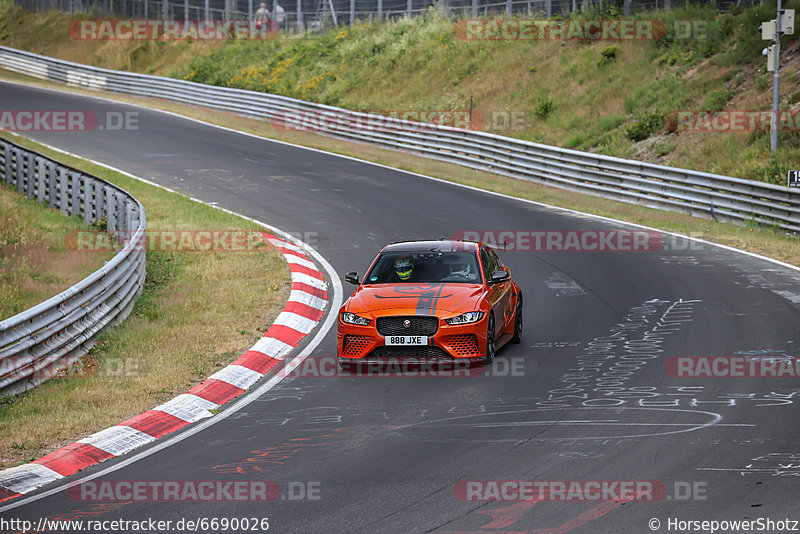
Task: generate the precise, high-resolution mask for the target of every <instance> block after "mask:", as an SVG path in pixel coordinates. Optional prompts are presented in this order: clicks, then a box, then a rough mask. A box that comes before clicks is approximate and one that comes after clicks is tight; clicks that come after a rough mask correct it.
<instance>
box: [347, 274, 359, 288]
mask: <svg viewBox="0 0 800 534" xmlns="http://www.w3.org/2000/svg"><path fill="white" fill-rule="evenodd" d="M344 279H345V280H346V281H348V282H350V283H351V284H353V285H354V286H357V285H358V284H360V283H361V282H359V281H358V272H357V271H350V272H349V273H347V274H345V275H344Z"/></svg>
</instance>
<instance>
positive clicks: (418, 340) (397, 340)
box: [386, 336, 428, 346]
mask: <svg viewBox="0 0 800 534" xmlns="http://www.w3.org/2000/svg"><path fill="white" fill-rule="evenodd" d="M386 344H387V345H390V346H396V345H427V344H428V336H386Z"/></svg>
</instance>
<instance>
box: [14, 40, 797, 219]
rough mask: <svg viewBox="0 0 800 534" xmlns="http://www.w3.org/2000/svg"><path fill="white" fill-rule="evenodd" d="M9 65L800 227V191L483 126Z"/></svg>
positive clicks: (462, 161) (72, 66)
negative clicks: (450, 124)
mask: <svg viewBox="0 0 800 534" xmlns="http://www.w3.org/2000/svg"><path fill="white" fill-rule="evenodd" d="M0 67H2V68H5V69H8V70H12V71H16V72H20V73H24V74H28V75H31V76H35V77H38V78H42V79H48V80H52V81H57V82H62V83H66V84H68V85H74V86H80V87H90V88H95V89H105V90H108V91H113V92H117V93H125V94H131V95H137V96H151V97H157V98H164V99H168V100H173V101H178V102H183V103H187V104H193V105H201V106H206V107H209V108H214V109H219V110H225V111H233V112H235V113H238V114H241V115H245V116H249V117H255V118H259V119H266V120H272V121H274V122H275V123H276V124H278V125H282V126H283V127H285V128H288V129H310V130H314V131H317V132H320V133H324V134H327V135H331V136H335V137H338V138H342V139H347V140H351V141H360V142H366V143H371V144H376V145H380V146H382V147H385V148H391V149H398V150H404V151H409V152H413V153H416V154H420V155H423V156H426V157H430V158H434V159H439V160H444V161H449V162H453V163H457V164H459V165H463V166H465V167H469V168H472V169H478V170H485V171H490V172H494V173H498V174H503V175H506V176H511V177H515V178H521V179H524V180H529V181H533V182H538V183H543V184H547V185H551V186H555V187H560V188H564V189H570V190H574V191H578V192H581V193H588V194H593V195H597V196H602V197H606V198H611V199H615V200H620V201H623V202H630V203H637V204H644V205H646V206H649V207H655V208H660V209H666V210H673V211H682V212H687V213H690V214H692V215H697V216H706V217H709V216H710V217H714V218H716V219H719V220H730V221H733V222H738V223H744V222H749V221H753V222H757V223H761V224H767V225H776V226H778V227H780V228H782V229H784V230H788V231H792V232H800V191H796V190H792V189H789V188H788V187H781V186H777V185H772V184H767V183H763V182H756V181H752V180H744V179H741V178H733V177H730V176H723V175H719V174H710V173H705V172H698V171H692V170H688V169H679V168H673V167H665V166H661V165H654V164H650V163H642V162H638V161H632V160H625V159H621V158H615V157H610V156H603V155H599V154H592V153H586V152H578V151H575V150H568V149H563V148H557V147H552V146H548V145H542V144H538V143H533V142H530V141H524V140H521V139H514V138H511V137H504V136H499V135H494V134H489V133H484V132H479V131H472V130H464V129H458V128H451V127H447V126H439V125H433V124H424V123H418V122H413V121H404V120H401V119H396V118H391V117H383V116H378V115H369V114H365V113H359V112H353V111H348V110H344V109H341V108H335V107H331V106H325V105H321V104H314V103H311V102H304V101H302V100H296V99H293V98H288V97H283V96H278V95H271V94H265V93H259V92H255V91H247V90H243V89H233V88H228V87H216V86H209V85H203V84H199V83H194V82H189V81H185V80H178V79H172V78H164V77H159V76H151V75H146V74H136V73H131V72H123V71H113V70H108V69H101V68H97V67H90V66H87V65H81V64H78V63H72V62H69V61H63V60H58V59H53V58H49V57H46V56H40V55H37V54H32V53H30V52H24V51H20V50H16V49H13V48H7V47H2V46H0Z"/></svg>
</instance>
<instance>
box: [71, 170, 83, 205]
mask: <svg viewBox="0 0 800 534" xmlns="http://www.w3.org/2000/svg"><path fill="white" fill-rule="evenodd" d="M69 174H70V186H71V193H72V194H71V195H70V205H69V214H70V215H75V214H76V213H80V209H81V197H80V195H81V181H82V178H81V174H80V173H79V172H71V173H69Z"/></svg>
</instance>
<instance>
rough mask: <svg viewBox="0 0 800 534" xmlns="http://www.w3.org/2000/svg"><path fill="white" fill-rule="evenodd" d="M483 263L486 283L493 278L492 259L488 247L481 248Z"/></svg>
mask: <svg viewBox="0 0 800 534" xmlns="http://www.w3.org/2000/svg"><path fill="white" fill-rule="evenodd" d="M481 263H482V264H483V277H484V279H485V280H486V283H489V281H490V280H491V279H492V259H491V258H490V257H489V253H488V252H486V249H482V250H481Z"/></svg>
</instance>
